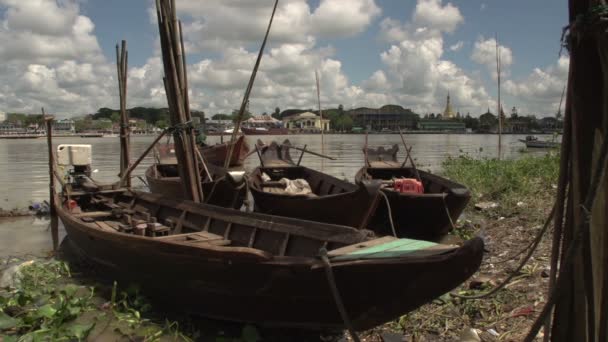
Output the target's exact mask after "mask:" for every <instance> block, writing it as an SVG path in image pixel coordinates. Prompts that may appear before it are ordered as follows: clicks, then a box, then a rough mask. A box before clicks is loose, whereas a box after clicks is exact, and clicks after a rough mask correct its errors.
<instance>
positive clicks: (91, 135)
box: [80, 133, 103, 138]
mask: <svg viewBox="0 0 608 342" xmlns="http://www.w3.org/2000/svg"><path fill="white" fill-rule="evenodd" d="M80 137H81V138H102V137H103V133H81V134H80Z"/></svg>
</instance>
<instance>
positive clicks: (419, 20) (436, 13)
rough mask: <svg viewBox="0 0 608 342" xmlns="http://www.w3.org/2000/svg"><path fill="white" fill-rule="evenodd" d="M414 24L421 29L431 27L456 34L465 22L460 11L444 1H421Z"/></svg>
mask: <svg viewBox="0 0 608 342" xmlns="http://www.w3.org/2000/svg"><path fill="white" fill-rule="evenodd" d="M413 22H414V24H416V25H417V26H419V27H431V28H433V29H436V30H439V31H442V32H450V33H451V32H454V30H456V27H457V26H458V25H459V24H461V23H462V22H464V17H463V16H462V14H460V10H459V9H458V8H457V7H455V6H454V5H452V4H451V3H449V2H448V3H447V4H445V5H443V4H442V0H419V1H418V3H417V4H416V9H415V10H414V16H413Z"/></svg>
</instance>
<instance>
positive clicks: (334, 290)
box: [319, 248, 361, 342]
mask: <svg viewBox="0 0 608 342" xmlns="http://www.w3.org/2000/svg"><path fill="white" fill-rule="evenodd" d="M319 257H320V258H321V260H322V261H323V266H324V268H325V276H326V277H327V282H328V283H329V288H330V289H331V294H332V296H333V297H334V301H335V302H336V307H337V308H338V312H339V313H340V316H341V317H342V321H343V322H344V325H345V326H346V329H347V330H348V332H349V333H350V336H351V337H352V339H353V341H355V342H361V340H360V339H359V336H358V335H357V333H356V332H355V329H354V328H353V324H352V322H351V321H350V318H349V317H348V313H347V312H346V307H344V303H343V302H342V297H341V296H340V292H339V291H338V286H337V285H336V278H335V277H334V272H333V269H332V267H331V262H330V261H329V258H328V257H327V249H325V248H321V249H320V250H319Z"/></svg>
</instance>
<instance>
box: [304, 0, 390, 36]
mask: <svg viewBox="0 0 608 342" xmlns="http://www.w3.org/2000/svg"><path fill="white" fill-rule="evenodd" d="M380 13H381V10H380V8H378V6H376V4H375V2H374V0H351V1H349V2H348V4H345V3H344V0H322V1H321V3H320V5H319V8H318V9H317V10H315V12H314V13H313V15H312V25H313V30H314V32H317V33H319V34H321V35H324V36H352V35H354V34H357V33H360V32H362V31H363V30H364V29H365V28H367V26H369V24H370V23H371V21H372V20H373V19H374V18H376V17H377V16H379V15H380Z"/></svg>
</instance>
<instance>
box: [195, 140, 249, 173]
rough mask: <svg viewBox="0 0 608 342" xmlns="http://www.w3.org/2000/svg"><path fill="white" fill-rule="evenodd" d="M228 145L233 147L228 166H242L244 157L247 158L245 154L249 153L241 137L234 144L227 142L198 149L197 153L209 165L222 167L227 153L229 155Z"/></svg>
mask: <svg viewBox="0 0 608 342" xmlns="http://www.w3.org/2000/svg"><path fill="white" fill-rule="evenodd" d="M230 145H234V147H233V151H232V156H231V158H230V164H229V166H230V167H232V166H242V165H243V161H244V160H245V157H247V153H249V146H248V145H247V142H246V141H245V136H243V135H241V136H240V137H238V138H237V139H236V140H235V141H234V142H230V141H227V142H224V143H220V144H214V145H208V146H204V147H199V151H200V152H201V154H202V155H203V157H204V158H205V160H206V161H208V162H209V163H211V164H214V165H220V166H223V165H224V160H226V158H227V156H228V153H230Z"/></svg>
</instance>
